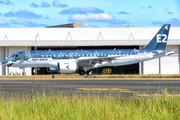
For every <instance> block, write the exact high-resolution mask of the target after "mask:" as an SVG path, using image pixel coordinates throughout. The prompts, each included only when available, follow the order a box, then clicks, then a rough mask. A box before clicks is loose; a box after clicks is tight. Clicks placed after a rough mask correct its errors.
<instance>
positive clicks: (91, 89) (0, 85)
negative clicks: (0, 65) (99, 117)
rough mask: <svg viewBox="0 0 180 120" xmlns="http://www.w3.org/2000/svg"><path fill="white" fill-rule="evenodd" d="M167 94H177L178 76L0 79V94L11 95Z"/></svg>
mask: <svg viewBox="0 0 180 120" xmlns="http://www.w3.org/2000/svg"><path fill="white" fill-rule="evenodd" d="M166 89H167V91H168V96H174V95H178V96H180V95H179V94H177V93H179V92H180V80H163V79H147V80H142V79H141V80H138V79H113V78H111V79H86V78H84V79H81V80H78V79H75V80H74V79H73V78H72V80H71V79H61V80H58V79H56V80H54V79H51V80H36V79H31V80H30V79H29V80H25V79H24V80H22V79H21V80H18V79H16V80H11V79H8V80H7V79H3V80H2V79H1V80H0V95H1V96H2V95H3V96H4V97H12V96H13V95H14V96H15V95H29V94H35V93H47V94H50V93H53V94H56V93H63V94H64V93H65V94H67V93H68V94H77V93H82V94H84V93H90V94H91V93H98V94H99V93H100V94H104V93H107V94H109V93H111V94H114V95H122V96H134V95H135V96H140V97H152V96H154V95H155V94H156V95H158V96H162V94H163V91H166Z"/></svg>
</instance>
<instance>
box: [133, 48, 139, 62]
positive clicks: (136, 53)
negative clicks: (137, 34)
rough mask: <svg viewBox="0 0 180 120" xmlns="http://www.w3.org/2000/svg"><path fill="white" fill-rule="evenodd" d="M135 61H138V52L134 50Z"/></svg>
mask: <svg viewBox="0 0 180 120" xmlns="http://www.w3.org/2000/svg"><path fill="white" fill-rule="evenodd" d="M134 52H135V58H136V60H139V57H140V56H139V50H134Z"/></svg>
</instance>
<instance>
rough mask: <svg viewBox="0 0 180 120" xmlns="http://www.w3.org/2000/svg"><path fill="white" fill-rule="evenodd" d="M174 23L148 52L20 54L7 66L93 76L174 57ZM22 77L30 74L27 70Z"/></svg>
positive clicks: (150, 43) (59, 51) (106, 50)
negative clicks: (171, 36)
mask: <svg viewBox="0 0 180 120" xmlns="http://www.w3.org/2000/svg"><path fill="white" fill-rule="evenodd" d="M169 30H170V24H164V25H163V26H162V27H161V29H160V30H159V31H158V32H157V34H156V35H155V36H154V37H153V39H152V40H151V41H150V42H149V44H148V45H147V46H146V47H145V48H144V49H112V50H110V49H102V50H49V51H46V50H44V51H20V52H17V53H15V54H13V55H11V56H10V57H9V58H7V59H6V60H4V61H3V62H2V65H3V66H7V67H20V68H25V67H35V68H41V67H43V68H47V72H49V73H79V75H84V74H87V75H92V74H93V71H92V69H95V68H99V67H106V66H123V65H130V64H135V63H139V62H143V61H146V60H151V59H156V58H160V57H163V56H168V55H171V54H174V51H173V50H168V51H167V50H166V44H167V41H168V34H169ZM22 75H26V73H25V72H24V70H23V73H22Z"/></svg>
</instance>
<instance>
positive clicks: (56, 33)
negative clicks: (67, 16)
mask: <svg viewBox="0 0 180 120" xmlns="http://www.w3.org/2000/svg"><path fill="white" fill-rule="evenodd" d="M159 29H160V27H118V28H0V46H35V45H36V46H98V45H106V46H107V45H110V46H111V45H112V46H113V45H116V46H117V45H120V46H126V45H128V46H130V45H147V44H148V43H149V41H150V40H151V39H152V38H153V37H154V35H155V34H156V33H157V32H158V30H159ZM167 44H168V45H180V27H171V29H170V33H169V40H168V43H167Z"/></svg>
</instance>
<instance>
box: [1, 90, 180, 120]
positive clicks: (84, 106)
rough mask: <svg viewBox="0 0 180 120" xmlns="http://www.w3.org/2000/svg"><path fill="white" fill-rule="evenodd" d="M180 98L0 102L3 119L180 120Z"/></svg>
mask: <svg viewBox="0 0 180 120" xmlns="http://www.w3.org/2000/svg"><path fill="white" fill-rule="evenodd" d="M179 113H180V97H167V94H166V93H163V97H157V96H156V97H153V98H143V97H135V96H134V97H132V98H124V97H121V96H120V95H119V96H114V95H112V94H91V95H90V94H86V95H84V94H83V93H80V94H74V95H62V94H58V95H53V94H51V95H50V96H49V95H45V94H43V95H39V94H35V95H30V96H27V95H26V96H24V98H23V99H17V98H16V99H9V100H7V99H5V98H3V97H2V98H1V99H0V119H3V120H12V119H13V120H14V119H16V120H20V119H22V120H23V119H28V120H33V119H37V120H38V119H40V120H56V119H57V120H60V119H61V120H86V119H87V120H142V119H143V120H150V119H152V120H154V119H158V120H159V119H162V120H172V119H174V120H175V119H176V120H177V119H180V114H179Z"/></svg>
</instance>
